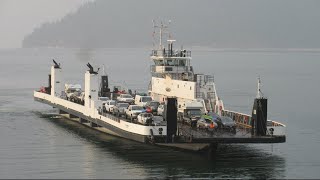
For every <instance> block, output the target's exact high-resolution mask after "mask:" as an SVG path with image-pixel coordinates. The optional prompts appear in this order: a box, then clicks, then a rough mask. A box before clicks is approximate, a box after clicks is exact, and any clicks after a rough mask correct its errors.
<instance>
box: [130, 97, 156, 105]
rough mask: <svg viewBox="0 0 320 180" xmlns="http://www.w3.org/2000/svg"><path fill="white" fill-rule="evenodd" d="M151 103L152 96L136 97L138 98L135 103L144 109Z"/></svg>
mask: <svg viewBox="0 0 320 180" xmlns="http://www.w3.org/2000/svg"><path fill="white" fill-rule="evenodd" d="M150 101H152V98H151V96H141V95H136V97H135V98H134V103H135V104H136V105H139V106H142V107H144V106H145V105H146V104H147V102H150Z"/></svg>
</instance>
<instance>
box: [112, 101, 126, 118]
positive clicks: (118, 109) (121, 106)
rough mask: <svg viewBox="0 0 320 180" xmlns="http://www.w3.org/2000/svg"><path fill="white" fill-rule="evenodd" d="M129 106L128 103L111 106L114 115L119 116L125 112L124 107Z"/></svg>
mask: <svg viewBox="0 0 320 180" xmlns="http://www.w3.org/2000/svg"><path fill="white" fill-rule="evenodd" d="M128 107H129V103H117V104H116V105H115V106H114V107H113V114H114V115H115V116H118V117H121V116H122V115H125V114H126V112H125V111H126V109H127V108H128Z"/></svg>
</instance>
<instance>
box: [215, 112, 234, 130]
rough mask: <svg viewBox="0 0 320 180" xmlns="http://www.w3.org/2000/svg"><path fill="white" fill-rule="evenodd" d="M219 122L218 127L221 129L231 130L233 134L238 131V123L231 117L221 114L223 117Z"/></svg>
mask: <svg viewBox="0 0 320 180" xmlns="http://www.w3.org/2000/svg"><path fill="white" fill-rule="evenodd" d="M217 124H218V129H220V130H223V131H226V132H231V133H233V134H236V132H237V131H236V130H237V124H236V122H234V121H233V119H231V118H230V117H227V116H221V118H220V119H218V120H217Z"/></svg>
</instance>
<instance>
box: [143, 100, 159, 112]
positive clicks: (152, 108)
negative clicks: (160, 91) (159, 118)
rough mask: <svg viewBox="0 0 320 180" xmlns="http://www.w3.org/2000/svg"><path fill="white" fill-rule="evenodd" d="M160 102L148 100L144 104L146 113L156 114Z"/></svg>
mask: <svg viewBox="0 0 320 180" xmlns="http://www.w3.org/2000/svg"><path fill="white" fill-rule="evenodd" d="M159 105H160V103H159V102H158V101H149V102H147V104H146V106H145V107H146V111H147V112H148V113H152V114H156V113H157V111H158V107H159Z"/></svg>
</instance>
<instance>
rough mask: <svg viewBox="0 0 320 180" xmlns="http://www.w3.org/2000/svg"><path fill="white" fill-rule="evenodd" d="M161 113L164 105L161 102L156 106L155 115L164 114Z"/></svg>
mask: <svg viewBox="0 0 320 180" xmlns="http://www.w3.org/2000/svg"><path fill="white" fill-rule="evenodd" d="M163 113H164V105H163V104H160V105H159V106H158V110H157V115H159V116H163V115H164V114H163Z"/></svg>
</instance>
